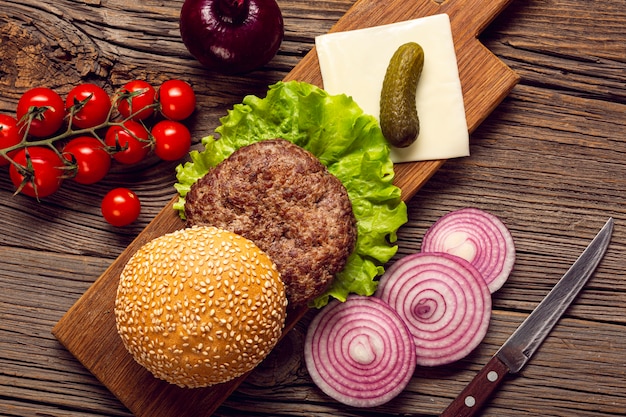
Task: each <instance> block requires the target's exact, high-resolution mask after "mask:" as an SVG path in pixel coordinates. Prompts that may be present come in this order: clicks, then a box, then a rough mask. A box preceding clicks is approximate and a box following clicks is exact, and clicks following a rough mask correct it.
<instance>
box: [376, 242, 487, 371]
mask: <svg viewBox="0 0 626 417" xmlns="http://www.w3.org/2000/svg"><path fill="white" fill-rule="evenodd" d="M375 295H376V296H377V297H379V298H380V299H382V300H383V301H385V302H387V303H388V304H389V305H390V306H391V308H393V309H394V310H396V311H397V312H398V314H399V315H400V317H402V320H403V321H404V322H405V323H406V324H407V326H408V328H409V331H410V332H411V334H412V335H413V341H414V343H415V348H416V353H417V364H418V365H422V366H437V365H444V364H448V363H452V362H454V361H457V360H459V359H461V358H463V357H465V356H467V355H468V354H469V353H470V352H471V351H472V350H474V348H476V346H478V345H479V344H480V342H481V341H482V340H483V338H484V337H485V334H486V333H487V329H488V327H489V320H490V318H491V293H490V292H489V288H488V287H487V284H486V283H485V280H484V279H483V278H482V276H481V275H480V273H479V272H478V271H477V270H476V268H474V267H473V266H472V265H471V264H470V263H469V262H467V261H465V260H464V259H462V258H459V257H457V256H454V255H449V254H445V253H416V254H412V255H408V256H405V257H403V258H401V259H399V260H398V261H396V262H395V263H394V264H393V265H392V266H391V267H390V268H388V269H387V271H386V272H385V274H384V275H383V276H382V277H381V279H380V284H379V286H378V289H377V291H376V294H375Z"/></svg>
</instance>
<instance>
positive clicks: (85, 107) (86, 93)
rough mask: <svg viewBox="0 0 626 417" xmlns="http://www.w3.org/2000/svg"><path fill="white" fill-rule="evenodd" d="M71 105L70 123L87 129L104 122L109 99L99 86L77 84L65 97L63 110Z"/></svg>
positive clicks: (106, 117) (109, 109)
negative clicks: (72, 110)
mask: <svg viewBox="0 0 626 417" xmlns="http://www.w3.org/2000/svg"><path fill="white" fill-rule="evenodd" d="M72 107H74V112H73V116H72V120H71V121H72V125H74V126H76V127H78V128H80V129H87V128H90V127H95V126H98V125H101V124H102V123H104V122H106V121H107V120H108V118H109V116H110V111H111V99H110V98H109V95H108V94H107V92H106V91H104V89H103V88H102V87H100V86H97V85H95V84H91V83H83V84H79V85H77V86H76V87H74V88H72V89H71V90H70V92H69V93H68V94H67V98H66V99H65V111H66V112H67V113H70V111H71V109H72Z"/></svg>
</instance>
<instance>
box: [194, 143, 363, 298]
mask: <svg viewBox="0 0 626 417" xmlns="http://www.w3.org/2000/svg"><path fill="white" fill-rule="evenodd" d="M185 199H186V203H185V216H186V218H187V226H190V227H191V226H195V225H211V226H215V227H220V228H223V229H226V230H229V231H231V232H234V233H237V234H239V235H242V236H244V237H246V238H248V239H250V240H252V241H253V242H255V243H256V244H257V245H258V246H259V247H260V248H261V249H262V250H263V251H265V252H266V253H267V254H268V255H269V256H270V258H271V259H272V260H273V261H274V263H275V264H276V267H277V268H278V270H279V272H280V273H281V277H282V279H283V282H284V284H285V287H286V294H287V298H288V299H289V301H290V303H291V304H302V303H305V302H307V301H310V300H312V299H313V298H315V297H317V296H318V295H320V294H322V293H323V292H324V291H325V290H326V288H328V286H329V284H330V283H331V281H332V280H333V277H334V275H335V274H336V273H337V272H339V271H341V270H342V269H343V267H344V266H345V264H346V260H347V258H348V256H349V255H350V253H351V252H352V250H353V249H354V245H355V242H356V235H357V231H356V220H355V218H354V213H353V212H352V204H351V203H350V200H349V198H348V193H347V191H346V189H345V187H344V186H343V184H342V183H341V181H339V180H338V179H337V178H336V177H335V176H334V175H332V174H331V173H330V172H328V170H327V169H326V167H325V166H324V165H323V164H322V163H321V162H320V161H319V160H318V159H317V158H316V157H315V156H314V155H313V154H311V153H310V152H308V151H306V150H304V149H303V148H301V147H299V146H297V145H294V144H292V143H291V142H289V141H286V140H283V139H272V140H265V141H261V142H257V143H254V144H252V145H249V146H246V147H243V148H241V149H239V150H237V151H235V152H234V153H233V154H232V155H231V156H230V157H229V158H227V159H225V160H224V161H223V162H222V163H220V164H219V165H217V166H216V167H215V168H213V169H211V170H210V171H209V172H208V173H207V174H206V175H205V176H204V177H202V178H200V179H199V180H198V181H197V182H196V183H195V184H194V185H193V186H192V187H191V189H190V191H189V193H188V194H187V195H186V197H185Z"/></svg>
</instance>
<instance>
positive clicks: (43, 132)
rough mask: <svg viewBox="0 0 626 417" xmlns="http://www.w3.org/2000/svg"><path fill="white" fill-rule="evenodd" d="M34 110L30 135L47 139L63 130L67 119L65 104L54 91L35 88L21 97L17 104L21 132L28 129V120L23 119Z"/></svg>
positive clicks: (45, 88) (29, 130)
mask: <svg viewBox="0 0 626 417" xmlns="http://www.w3.org/2000/svg"><path fill="white" fill-rule="evenodd" d="M31 108H33V111H34V112H33V113H32V114H33V120H32V122H31V124H30V128H29V129H28V133H29V134H30V135H32V136H35V137H39V138H42V137H46V136H50V135H52V134H53V133H55V132H56V131H57V130H59V129H60V128H61V125H62V124H63V119H64V118H65V104H64V103H63V99H61V96H59V95H58V94H57V93H56V92H55V91H54V90H52V89H50V88H47V87H35V88H32V89H30V90H28V91H26V92H25V93H24V94H22V97H20V99H19V101H18V102H17V120H18V121H19V125H20V130H21V131H24V130H25V129H26V123H27V120H24V121H23V117H24V116H25V115H26V114H28V113H29V110H30V109H31Z"/></svg>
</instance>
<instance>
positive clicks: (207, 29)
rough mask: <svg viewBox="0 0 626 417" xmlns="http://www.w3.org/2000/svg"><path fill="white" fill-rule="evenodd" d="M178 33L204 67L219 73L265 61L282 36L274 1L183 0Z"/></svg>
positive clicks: (238, 70)
mask: <svg viewBox="0 0 626 417" xmlns="http://www.w3.org/2000/svg"><path fill="white" fill-rule="evenodd" d="M180 34H181V38H182V40H183V43H184V44H185V46H186V47H187V49H188V50H189V52H190V53H191V54H192V55H193V56H194V57H195V58H196V59H197V60H198V61H200V63H201V64H202V65H204V66H206V67H207V68H209V69H212V70H216V71H219V72H222V73H227V74H235V73H244V72H248V71H252V70H254V69H257V68H259V67H261V66H263V65H265V64H266V63H268V62H269V61H270V60H271V59H272V58H273V57H274V55H276V52H277V51H278V48H279V47H280V44H281V42H282V40H283V35H284V24H283V16H282V14H281V11H280V8H279V7H278V4H277V3H276V1H275V0H185V3H184V4H183V7H182V9H181V12H180Z"/></svg>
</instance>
